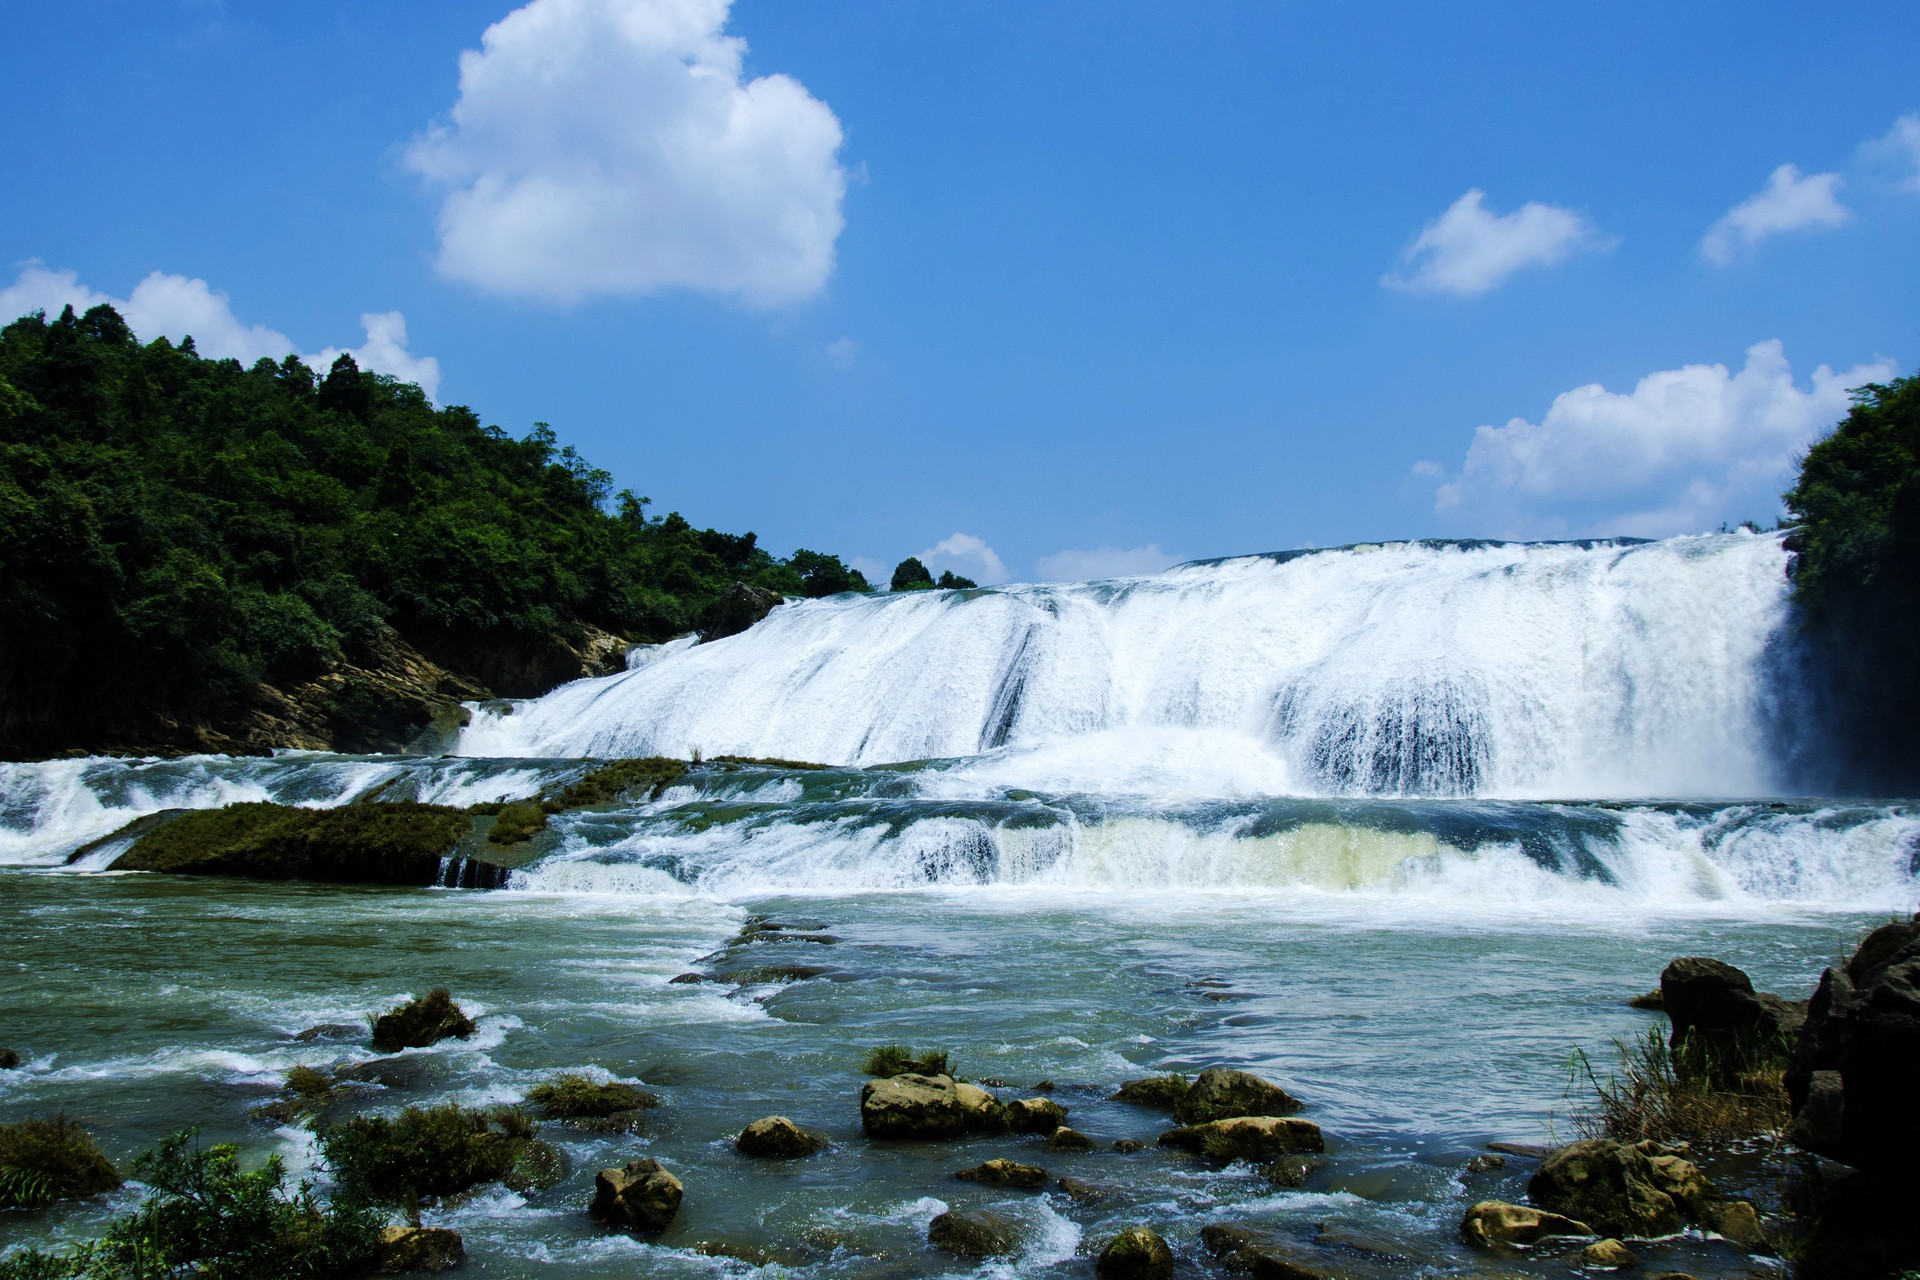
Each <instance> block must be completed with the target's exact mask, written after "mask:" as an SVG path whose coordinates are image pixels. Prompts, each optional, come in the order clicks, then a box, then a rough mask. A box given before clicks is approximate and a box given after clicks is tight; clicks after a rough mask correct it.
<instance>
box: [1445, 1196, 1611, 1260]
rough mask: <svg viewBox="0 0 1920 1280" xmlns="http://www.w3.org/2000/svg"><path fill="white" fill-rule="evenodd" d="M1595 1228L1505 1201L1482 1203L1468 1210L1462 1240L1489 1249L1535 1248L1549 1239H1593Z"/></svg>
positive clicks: (1555, 1214) (1461, 1224) (1484, 1201)
mask: <svg viewBox="0 0 1920 1280" xmlns="http://www.w3.org/2000/svg"><path fill="white" fill-rule="evenodd" d="M1592 1234H1593V1228H1592V1227H1590V1226H1588V1225H1587V1224H1586V1223H1584V1222H1580V1221H1578V1220H1576V1219H1573V1218H1569V1217H1566V1216H1565V1215H1563V1214H1558V1213H1549V1212H1548V1211H1546V1210H1545V1209H1536V1208H1534V1207H1532V1206H1531V1205H1524V1204H1508V1203H1507V1202H1506V1201H1504V1200H1482V1201H1481V1202H1480V1203H1479V1204H1476V1205H1474V1206H1473V1208H1471V1209H1469V1210H1467V1216H1466V1217H1465V1218H1464V1219H1462V1220H1461V1222H1460V1236H1461V1238H1462V1239H1463V1240H1465V1241H1466V1242H1467V1243H1468V1244H1470V1245H1474V1246H1475V1247H1477V1248H1481V1249H1489V1248H1492V1247H1493V1246H1494V1245H1501V1244H1535V1243H1537V1242H1539V1241H1541V1240H1544V1239H1546V1238H1547V1237H1549V1236H1590V1235H1592Z"/></svg>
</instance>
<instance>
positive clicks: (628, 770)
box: [547, 756, 687, 812]
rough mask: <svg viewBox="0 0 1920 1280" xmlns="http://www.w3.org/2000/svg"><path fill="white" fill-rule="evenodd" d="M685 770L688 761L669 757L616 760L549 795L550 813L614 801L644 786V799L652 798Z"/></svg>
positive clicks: (678, 778) (679, 777) (676, 779)
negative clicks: (555, 793)
mask: <svg viewBox="0 0 1920 1280" xmlns="http://www.w3.org/2000/svg"><path fill="white" fill-rule="evenodd" d="M686 771H687V762H686V761H685V760H674V759H671V758H669V757H667V756H646V757H644V758H642V759H639V760H615V761H613V762H611V763H610V764H603V765H601V766H600V767H599V768H598V769H595V770H594V771H593V772H592V773H589V774H587V775H586V776H585V777H583V778H580V779H579V780H577V781H575V782H573V783H572V784H570V785H569V786H567V788H566V789H565V790H563V791H561V792H560V793H559V794H558V795H553V796H549V797H547V804H548V805H549V806H550V809H549V811H550V812H552V811H557V810H559V809H580V808H584V807H585V806H587V805H590V804H611V803H612V802H613V801H615V800H618V799H620V798H621V797H622V796H624V795H626V794H627V793H628V792H639V791H641V790H642V789H643V788H644V789H645V798H646V799H648V800H652V799H654V798H655V797H656V796H658V795H659V794H660V793H661V792H662V791H665V790H666V789H667V788H668V787H670V786H672V785H673V784H674V783H676V782H678V781H680V779H681V777H682V776H683V775H684V774H685V773H686ZM554 807H557V809H556V808H554Z"/></svg>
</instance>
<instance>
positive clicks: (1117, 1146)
mask: <svg viewBox="0 0 1920 1280" xmlns="http://www.w3.org/2000/svg"><path fill="white" fill-rule="evenodd" d="M1146 1145H1147V1144H1146V1143H1144V1142H1142V1141H1140V1140H1139V1139H1138V1138H1115V1139H1114V1141H1113V1149H1114V1150H1115V1151H1118V1152H1119V1153H1120V1154H1121V1155H1123V1156H1126V1155H1132V1154H1133V1153H1134V1152H1136V1151H1142V1150H1145V1148H1146Z"/></svg>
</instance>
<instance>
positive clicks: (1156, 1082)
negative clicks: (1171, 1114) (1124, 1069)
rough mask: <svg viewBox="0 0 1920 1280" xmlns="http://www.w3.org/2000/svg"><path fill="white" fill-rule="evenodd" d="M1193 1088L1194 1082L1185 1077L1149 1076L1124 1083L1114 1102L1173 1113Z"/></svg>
mask: <svg viewBox="0 0 1920 1280" xmlns="http://www.w3.org/2000/svg"><path fill="white" fill-rule="evenodd" d="M1192 1087H1193V1082H1192V1081H1190V1080H1188V1079H1187V1078H1186V1077H1185V1076H1183V1075H1165V1076H1148V1077H1146V1078H1145V1079H1142V1080H1127V1081H1124V1082H1122V1084H1121V1085H1120V1089H1119V1091H1118V1092H1116V1093H1115V1094H1114V1095H1113V1099H1112V1100H1113V1101H1114V1102H1127V1103H1131V1104H1132V1105H1134V1106H1136V1107H1152V1108H1154V1109H1155V1110H1157V1111H1171V1110H1173V1109H1174V1108H1175V1107H1177V1106H1179V1105H1180V1100H1181V1099H1182V1098H1184V1097H1186V1096H1187V1090H1189V1089H1191V1088H1192Z"/></svg>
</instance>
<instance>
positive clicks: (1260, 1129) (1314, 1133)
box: [1160, 1116, 1327, 1161]
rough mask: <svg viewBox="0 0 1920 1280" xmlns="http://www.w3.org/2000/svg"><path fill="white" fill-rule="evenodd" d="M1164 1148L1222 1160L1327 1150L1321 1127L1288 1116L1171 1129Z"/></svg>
mask: <svg viewBox="0 0 1920 1280" xmlns="http://www.w3.org/2000/svg"><path fill="white" fill-rule="evenodd" d="M1160 1145H1161V1146H1163V1147H1179V1148H1180V1149H1182V1150H1183V1151H1195V1152H1199V1153H1200V1154H1202V1155H1205V1156H1207V1157H1208V1158H1209V1159H1213V1160H1221V1161H1227V1160H1252V1161H1262V1160H1274V1159H1278V1158H1279V1157H1281V1156H1287V1155H1293V1154H1295V1153H1296V1152H1302V1151H1325V1150H1326V1149H1327V1144H1326V1139H1325V1138H1324V1137H1322V1136H1321V1133H1320V1126H1319V1125H1317V1124H1315V1123H1314V1122H1313V1121H1311V1120H1295V1119H1292V1118H1289V1117H1284V1116H1235V1117H1233V1118H1232V1119H1231V1120H1213V1121H1210V1122H1208V1123H1206V1124H1197V1125H1188V1126H1187V1127H1186V1128H1184V1129H1170V1130H1168V1131H1167V1132H1165V1133H1163V1134H1161V1135H1160Z"/></svg>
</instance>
